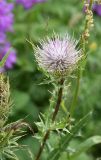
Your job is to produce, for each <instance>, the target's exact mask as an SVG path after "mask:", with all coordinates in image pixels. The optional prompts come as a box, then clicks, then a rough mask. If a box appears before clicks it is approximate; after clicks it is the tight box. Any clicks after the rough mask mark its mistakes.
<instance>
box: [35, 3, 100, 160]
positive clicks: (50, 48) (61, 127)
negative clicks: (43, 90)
mask: <svg viewBox="0 0 101 160" xmlns="http://www.w3.org/2000/svg"><path fill="white" fill-rule="evenodd" d="M84 5H85V7H86V9H85V26H84V30H83V32H82V33H81V35H80V38H79V40H78V41H77V40H75V39H74V38H71V37H70V36H69V35H68V34H66V35H65V36H63V37H62V36H60V35H58V34H57V35H56V34H54V35H53V37H52V38H46V39H45V40H42V41H41V42H40V44H39V45H38V46H36V47H35V46H34V45H33V44H32V45H33V48H34V51H35V58H36V62H37V64H38V67H39V69H41V70H42V72H43V73H45V75H46V76H47V77H48V78H50V79H51V82H52V84H53V86H54V91H53V93H52V96H51V100H50V107H49V110H48V112H47V113H46V114H45V115H42V118H41V117H40V122H37V123H36V125H37V127H38V129H39V133H38V134H37V135H36V138H39V139H40V142H41V145H40V148H39V151H38V153H37V155H36V158H35V160H39V159H40V158H41V154H42V153H43V152H44V149H45V146H47V147H48V146H50V144H49V138H50V136H51V134H52V133H54V132H57V136H58V134H59V135H61V136H60V137H61V138H60V141H59V143H58V146H57V147H53V148H52V150H50V149H49V148H48V149H49V152H48V154H49V156H48V158H46V159H47V160H57V159H59V158H60V157H61V153H63V152H64V151H65V150H66V148H68V144H69V142H70V140H71V139H72V138H73V137H74V136H75V135H76V134H77V132H78V131H79V130H80V128H81V127H82V126H83V124H84V123H85V122H86V121H87V120H88V119H89V117H90V115H91V113H89V114H88V115H86V116H85V117H83V118H82V119H81V120H80V121H79V122H76V120H75V124H72V118H74V117H73V113H74V111H75V107H76V102H77V98H78V93H79V86H80V79H81V76H82V71H83V70H84V67H85V64H86V61H87V53H86V47H87V44H88V40H89V37H90V31H91V29H92V28H93V27H94V23H93V12H92V5H93V0H90V1H88V0H87V1H86V0H85V1H84ZM76 73H77V76H76V77H77V78H76V79H77V80H76V81H77V85H76V89H75V93H74V96H73V99H72V102H71V106H70V107H69V108H68V111H67V110H66V115H65V116H64V117H62V118H61V117H60V116H58V115H59V111H60V110H61V106H62V103H64V104H65V100H66V94H65V93H64V90H65V88H66V87H67V86H69V83H68V79H69V77H70V76H72V74H73V75H74V74H76ZM65 108H66V106H65ZM94 138H95V139H96V138H97V139H100V140H101V138H100V137H92V138H91V139H88V140H87V142H89V141H90V140H92V142H93V140H94ZM92 142H91V146H92V145H94V144H95V143H92ZM97 143H100V141H99V142H98V141H97ZM81 146H82V145H81ZM50 148H51V147H50ZM86 148H87V147H86ZM79 149H80V148H79ZM81 150H82V149H81ZM76 152H77V151H75V152H74V153H73V152H70V153H69V152H68V153H67V156H68V158H67V159H72V158H74V159H75V157H76V154H77V153H76Z"/></svg>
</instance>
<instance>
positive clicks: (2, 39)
mask: <svg viewBox="0 0 101 160" xmlns="http://www.w3.org/2000/svg"><path fill="white" fill-rule="evenodd" d="M5 41H6V34H5V33H4V32H1V31H0V44H3V43H5Z"/></svg>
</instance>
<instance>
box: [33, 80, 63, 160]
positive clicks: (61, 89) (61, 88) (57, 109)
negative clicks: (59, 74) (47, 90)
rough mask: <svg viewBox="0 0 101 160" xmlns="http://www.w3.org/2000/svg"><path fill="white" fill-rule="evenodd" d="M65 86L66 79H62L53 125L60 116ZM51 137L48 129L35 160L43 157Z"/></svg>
mask: <svg viewBox="0 0 101 160" xmlns="http://www.w3.org/2000/svg"><path fill="white" fill-rule="evenodd" d="M63 84H64V79H63V78H62V79H61V80H60V82H59V90H58V98H57V102H56V106H55V110H54V112H53V116H52V123H54V121H55V119H56V116H57V114H58V111H59V107H60V104H61V101H62V93H63ZM49 135H50V129H48V130H47V131H46V133H45V135H44V138H43V142H42V144H41V146H40V148H39V151H38V154H37V156H36V159H35V160H39V159H40V157H41V154H42V152H43V149H44V146H45V144H46V141H47V139H48V138H49Z"/></svg>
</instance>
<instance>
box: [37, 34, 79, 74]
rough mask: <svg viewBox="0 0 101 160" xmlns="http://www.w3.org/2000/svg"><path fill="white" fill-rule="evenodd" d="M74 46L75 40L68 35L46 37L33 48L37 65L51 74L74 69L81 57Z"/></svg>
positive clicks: (75, 44)
mask: <svg viewBox="0 0 101 160" xmlns="http://www.w3.org/2000/svg"><path fill="white" fill-rule="evenodd" d="M76 46H77V41H75V40H74V39H72V38H71V37H70V36H68V35H65V36H64V37H60V36H58V35H57V36H56V35H55V36H54V37H53V38H52V39H49V38H47V39H46V40H45V41H43V42H41V43H40V46H38V47H36V49H35V51H36V53H35V57H36V60H37V62H38V65H39V67H40V68H42V69H43V70H45V71H46V72H48V73H50V74H53V75H54V74H55V75H66V74H67V73H68V72H71V71H73V70H74V69H75V67H76V66H77V63H78V61H79V60H80V58H81V55H80V50H78V49H76Z"/></svg>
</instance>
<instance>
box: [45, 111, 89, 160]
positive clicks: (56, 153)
mask: <svg viewBox="0 0 101 160" xmlns="http://www.w3.org/2000/svg"><path fill="white" fill-rule="evenodd" d="M90 117H91V112H90V113H88V114H87V115H86V116H84V117H83V118H82V119H81V120H80V121H79V122H78V123H77V124H76V125H75V126H74V127H73V128H72V130H71V134H68V133H67V134H66V135H65V136H64V137H63V138H61V140H60V145H59V146H60V147H59V148H55V149H54V150H53V151H52V152H51V153H50V154H49V156H48V158H47V160H58V159H59V157H60V155H61V152H63V151H64V150H65V149H66V148H67V146H68V143H69V142H70V140H71V139H72V138H73V137H74V136H75V135H76V133H77V132H78V131H79V130H80V128H82V127H83V125H84V124H85V122H87V121H88V120H89V118H90Z"/></svg>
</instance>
